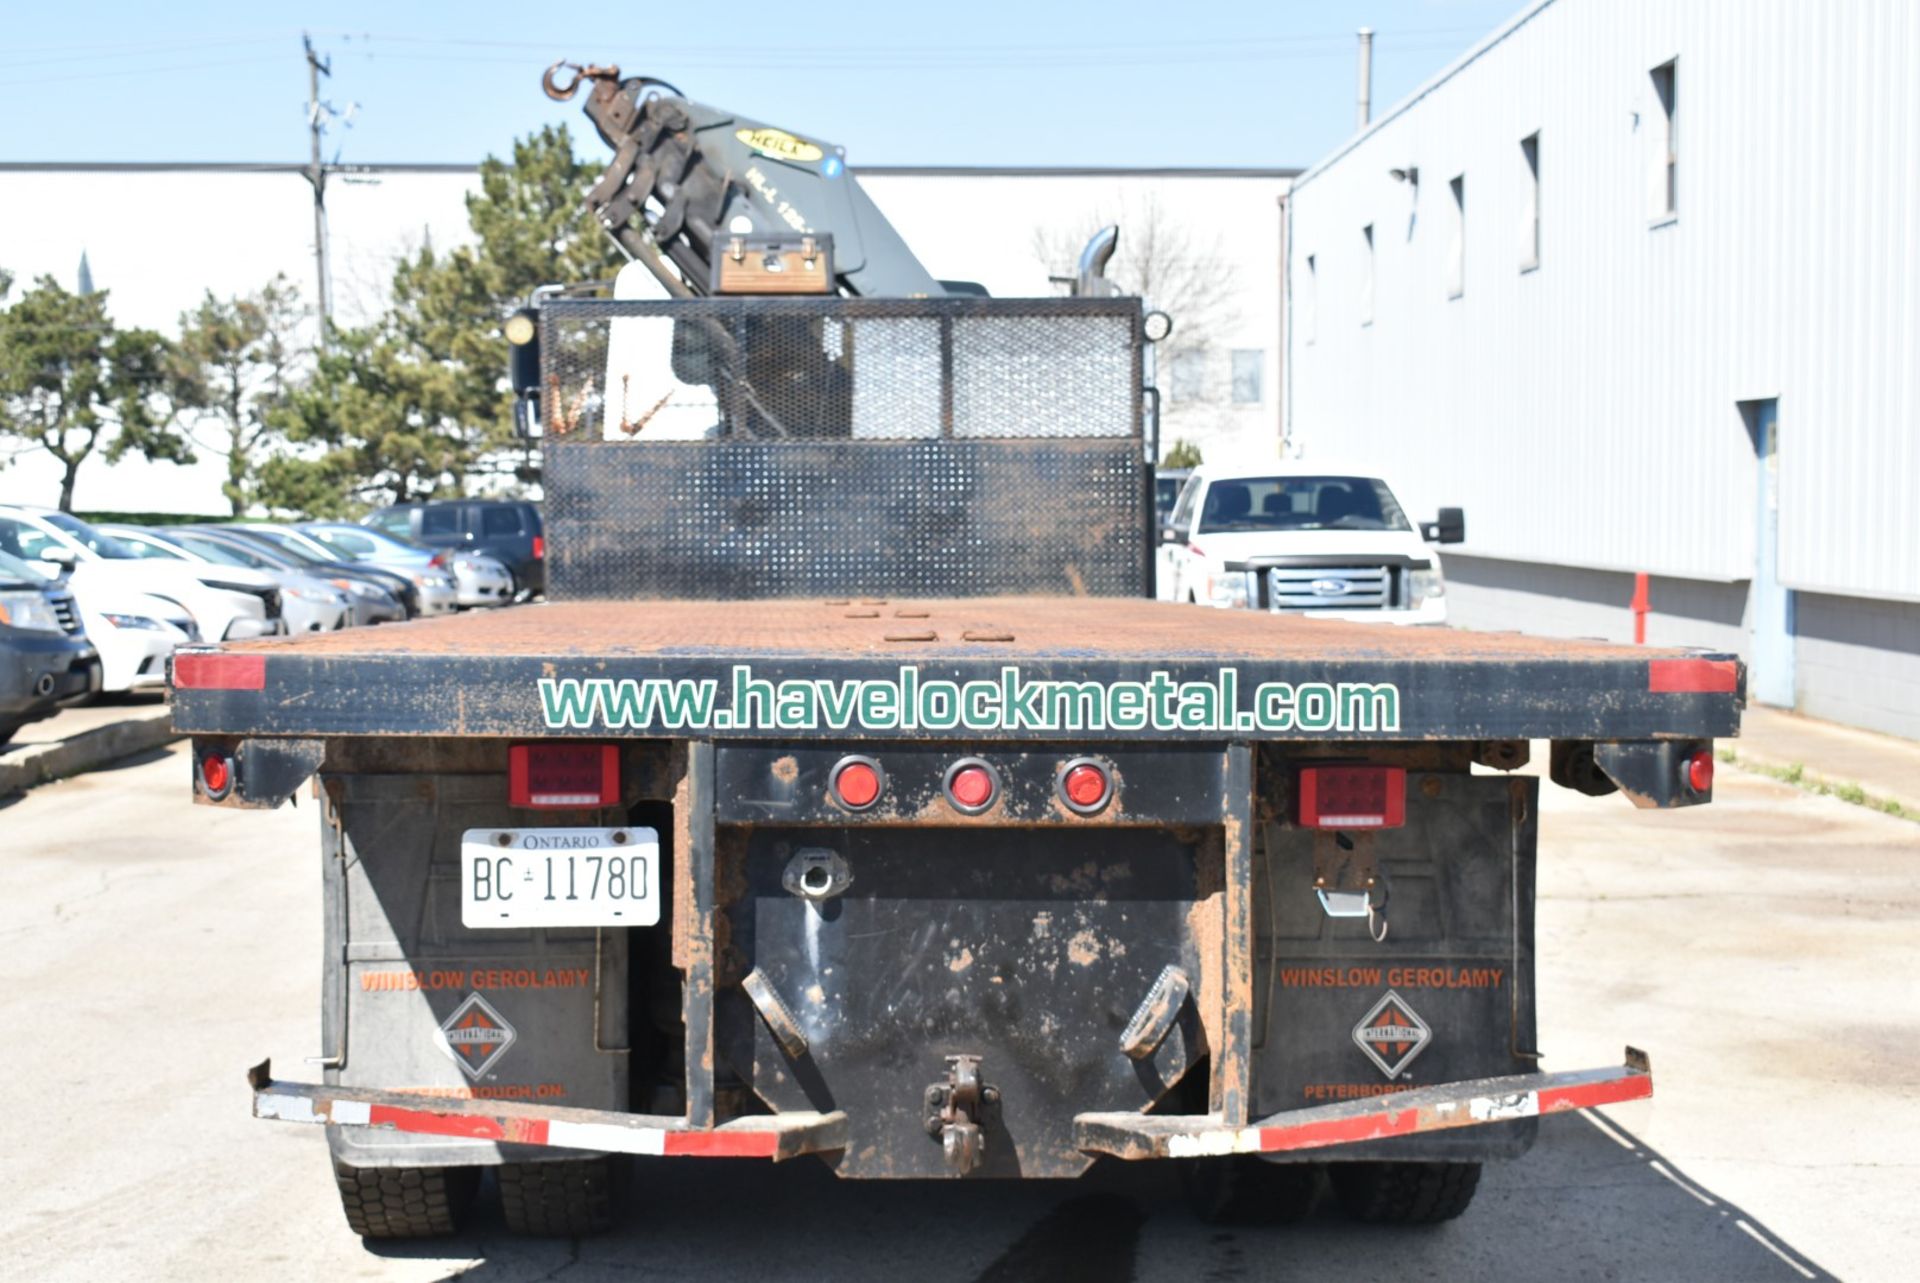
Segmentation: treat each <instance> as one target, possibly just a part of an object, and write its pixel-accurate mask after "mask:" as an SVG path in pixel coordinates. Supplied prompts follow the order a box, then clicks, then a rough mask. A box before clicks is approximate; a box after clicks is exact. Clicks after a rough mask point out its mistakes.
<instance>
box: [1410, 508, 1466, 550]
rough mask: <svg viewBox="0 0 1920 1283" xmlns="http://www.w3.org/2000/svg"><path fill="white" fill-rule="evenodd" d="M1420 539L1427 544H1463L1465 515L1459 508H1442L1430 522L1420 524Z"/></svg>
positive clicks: (1464, 538)
mask: <svg viewBox="0 0 1920 1283" xmlns="http://www.w3.org/2000/svg"><path fill="white" fill-rule="evenodd" d="M1420 537H1421V538H1422V539H1424V540H1426V541H1427V542H1428V543H1465V542H1466V539H1467V514H1466V511H1465V510H1464V509H1461V508H1442V509H1440V515H1439V516H1438V517H1436V518H1435V519H1434V520H1432V521H1423V522H1421V523H1420Z"/></svg>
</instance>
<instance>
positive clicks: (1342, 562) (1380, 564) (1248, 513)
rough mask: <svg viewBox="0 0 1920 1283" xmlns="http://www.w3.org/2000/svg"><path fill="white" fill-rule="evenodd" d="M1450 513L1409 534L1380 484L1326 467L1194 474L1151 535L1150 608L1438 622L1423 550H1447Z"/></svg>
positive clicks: (1442, 590) (1457, 514)
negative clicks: (1173, 605) (1156, 537)
mask: <svg viewBox="0 0 1920 1283" xmlns="http://www.w3.org/2000/svg"><path fill="white" fill-rule="evenodd" d="M1465 537H1466V519H1465V517H1464V516H1463V515H1462V513H1461V511H1460V509H1458V508H1442V509H1440V513H1439V517H1438V519H1437V520H1435V521H1432V522H1424V523H1422V524H1421V526H1420V528H1419V529H1415V527H1414V525H1413V523H1411V522H1409V521H1408V520H1407V515H1406V513H1405V512H1403V511H1402V510H1401V507H1400V503H1399V501H1398V500H1397V499H1395V498H1394V497H1393V491H1392V490H1390V489H1388V488H1387V483H1386V482H1384V481H1382V480H1380V479H1379V478H1377V477H1370V476H1367V475H1365V474H1364V473H1352V472H1344V471H1340V470H1337V469H1330V468H1328V467H1327V466H1326V465H1325V464H1306V463H1277V462H1265V463H1254V464H1238V465H1218V464H1210V465H1202V466H1201V467H1199V468H1196V469H1195V470H1194V472H1193V475H1192V476H1190V477H1188V478H1187V483H1186V486H1185V488H1184V489H1182V490H1181V492H1180V499H1179V502H1178V503H1176V504H1175V505H1174V509H1173V515H1172V516H1171V517H1169V518H1168V519H1167V524H1166V525H1165V526H1164V527H1163V528H1162V529H1161V532H1160V552H1159V563H1158V567H1157V571H1156V574H1155V582H1156V594H1155V595H1156V596H1158V597H1159V598H1160V600H1162V601H1183V602H1193V603H1197V604H1199V605H1203V606H1218V607H1221V608H1224V609H1240V610H1266V611H1284V612H1288V613H1296V612H1297V613H1300V614H1312V615H1316V616H1320V617H1323V618H1328V619H1352V620H1362V621H1365V620H1373V621H1377V622H1381V623H1394V624H1444V623H1445V622H1447V598H1446V591H1447V589H1446V580H1445V579H1444V578H1443V577H1442V574H1441V569H1440V558H1439V556H1438V555H1437V554H1436V553H1435V552H1434V551H1433V549H1432V548H1431V547H1429V544H1435V543H1458V542H1460V541H1461V540H1462V539H1464V538H1465Z"/></svg>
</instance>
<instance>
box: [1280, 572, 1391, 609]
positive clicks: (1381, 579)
mask: <svg viewBox="0 0 1920 1283" xmlns="http://www.w3.org/2000/svg"><path fill="white" fill-rule="evenodd" d="M1392 604H1393V571H1392V570H1390V569H1388V568H1387V567H1386V566H1274V567H1272V568H1271V569H1269V570H1268V571H1267V609H1269V610H1356V609H1359V610H1365V609H1369V608H1371V609H1374V610H1381V609H1384V608H1386V607H1387V606H1390V605H1392Z"/></svg>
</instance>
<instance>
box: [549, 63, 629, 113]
mask: <svg viewBox="0 0 1920 1283" xmlns="http://www.w3.org/2000/svg"><path fill="white" fill-rule="evenodd" d="M562 67H565V68H567V69H569V70H570V71H572V72H573V79H571V80H569V81H567V83H566V84H564V85H561V84H559V83H557V82H556V81H555V79H554V74H553V73H554V72H556V71H559V70H560V69H561V68H562ZM619 79H620V68H618V67H611V66H609V67H596V66H585V67H583V66H581V65H580V64H579V63H577V62H568V61H566V60H565V59H562V60H561V61H559V62H556V63H554V64H553V65H552V66H551V67H548V68H547V70H546V74H544V75H542V76H541V77H540V87H541V88H542V89H544V90H546V91H547V97H549V98H551V99H553V100H554V101H555V102H565V101H566V100H567V99H569V98H571V97H573V95H574V94H575V92H577V91H578V90H579V88H580V82H581V81H583V80H611V81H615V82H617V81H618V80H619Z"/></svg>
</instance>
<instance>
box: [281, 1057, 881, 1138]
mask: <svg viewBox="0 0 1920 1283" xmlns="http://www.w3.org/2000/svg"><path fill="white" fill-rule="evenodd" d="M247 1082H248V1084H249V1085H250V1086H251V1087H252V1088H253V1116H254V1117H255V1118H266V1119H275V1120H278V1121H280V1122H286V1123H323V1124H327V1125H329V1126H335V1127H373V1128H382V1129H385V1130H388V1131H396V1132H402V1133H405V1134H407V1135H411V1136H439V1137H448V1138H452V1139H456V1140H478V1141H494V1142H497V1143H500V1144H505V1145H537V1146H547V1147H549V1148H553V1149H581V1150H590V1151H592V1152H595V1153H603V1154H647V1155H651V1156H653V1157H657V1158H769V1159H772V1160H774V1161H775V1162H778V1161H780V1160H782V1159H787V1158H795V1157H798V1156H799V1155H801V1154H816V1153H829V1152H832V1151H834V1150H839V1149H844V1148H846V1143H847V1116H846V1115H845V1114H844V1113H841V1112H840V1111H838V1110H835V1111H833V1112H831V1113H825V1114H820V1113H793V1114H756V1115H752V1116H749V1117H746V1118H736V1119H734V1120H732V1121H730V1122H726V1123H722V1124H720V1125H719V1126H717V1127H694V1126H691V1125H689V1124H688V1122H687V1120H686V1119H684V1118H670V1117H665V1116H661V1115H652V1114H625V1113H619V1112H616V1111H613V1110H605V1109H579V1108H571V1107H567V1106H553V1107H539V1106H530V1105H515V1104H508V1103H503V1102H499V1101H485V1100H431V1101H430V1098H427V1097H422V1096H419V1095H416V1094H413V1093H410V1092H403V1091H380V1090H376V1089H372V1088H366V1087H328V1086H324V1085H321V1084H316V1083H282V1082H275V1081H274V1080H273V1072H272V1065H271V1064H270V1063H269V1062H267V1061H261V1062H260V1063H259V1064H258V1065H256V1066H254V1067H253V1068H252V1069H250V1070H248V1071H247Z"/></svg>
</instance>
